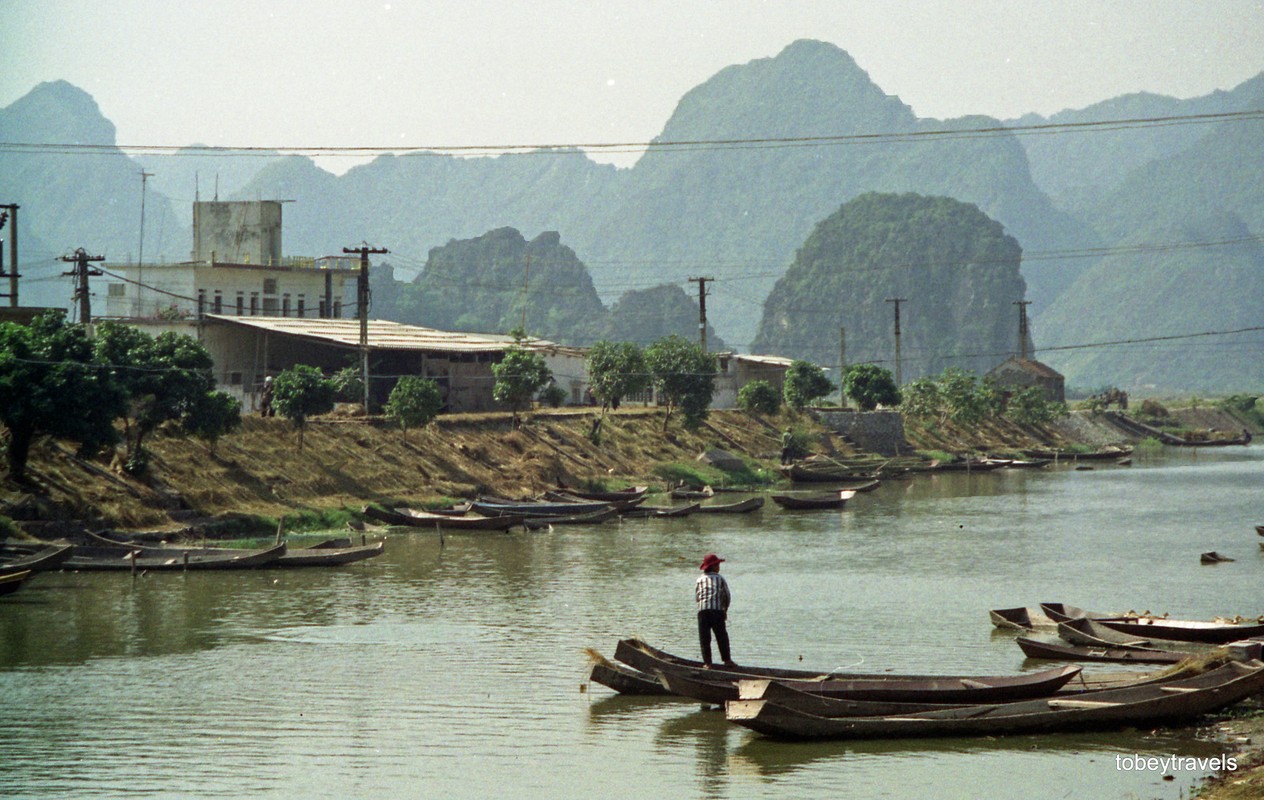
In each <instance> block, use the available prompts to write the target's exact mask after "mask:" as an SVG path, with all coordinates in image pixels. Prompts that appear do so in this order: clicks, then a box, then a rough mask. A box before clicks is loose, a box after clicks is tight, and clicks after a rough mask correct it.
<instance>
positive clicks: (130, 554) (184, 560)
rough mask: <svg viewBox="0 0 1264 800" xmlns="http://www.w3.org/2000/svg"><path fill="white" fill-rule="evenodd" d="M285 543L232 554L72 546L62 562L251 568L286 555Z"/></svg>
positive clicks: (81, 566)
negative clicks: (150, 552) (153, 551)
mask: <svg viewBox="0 0 1264 800" xmlns="http://www.w3.org/2000/svg"><path fill="white" fill-rule="evenodd" d="M285 550H286V548H285V542H282V543H280V544H277V545H274V546H272V547H266V548H263V549H261V550H247V551H236V552H235V553H233V554H232V555H219V554H214V553H208V554H202V553H190V552H186V551H183V550H176V551H172V552H166V553H161V554H155V555H147V554H145V553H144V552H143V551H142V550H140V549H138V548H130V547H117V546H109V547H107V546H95V545H78V544H77V545H75V549H74V552H73V553H71V556H70V558H68V559H66V560H65V561H64V562H62V565H61V568H62V569H64V570H84V571H89V570H134V571H136V572H147V571H149V572H152V571H156V570H163V571H176V570H204V569H254V568H256V567H264V566H268V565H269V564H271V563H272V562H274V561H276V560H277V559H278V558H280V557H281V556H282V555H284V554H285Z"/></svg>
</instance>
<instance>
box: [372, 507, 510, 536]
mask: <svg viewBox="0 0 1264 800" xmlns="http://www.w3.org/2000/svg"><path fill="white" fill-rule="evenodd" d="M361 513H362V514H364V516H366V517H368V518H369V519H375V520H377V521H378V522H385V523H386V524H387V525H400V526H406V527H410V528H428V529H430V530H434V529H435V528H438V529H440V530H448V531H507V530H509V529H510V528H516V527H518V526H520V525H522V524H523V521H524V520H525V519H526V517H523V516H504V517H481V516H478V517H458V516H450V515H447V514H432V513H430V512H427V511H414V510H413V509H411V508H395V509H382V508H378V507H377V506H365V507H364V508H363V509H362V511H361Z"/></svg>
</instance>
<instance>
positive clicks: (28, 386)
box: [0, 314, 126, 481]
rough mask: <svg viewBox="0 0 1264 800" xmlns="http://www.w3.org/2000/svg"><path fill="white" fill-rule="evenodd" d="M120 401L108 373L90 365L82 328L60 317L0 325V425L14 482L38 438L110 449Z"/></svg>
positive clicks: (22, 476) (21, 478) (121, 407)
mask: <svg viewBox="0 0 1264 800" xmlns="http://www.w3.org/2000/svg"><path fill="white" fill-rule="evenodd" d="M125 398H126V395H125V394H124V392H123V390H122V388H121V387H119V386H118V385H117V384H116V383H115V382H114V380H113V378H112V376H111V375H110V373H109V372H108V371H107V370H104V369H101V368H100V367H99V366H98V365H96V364H94V363H93V347H92V342H91V341H90V340H89V339H88V337H87V334H86V333H85V331H84V329H83V327H82V326H79V325H68V324H66V322H65V321H64V319H63V317H62V315H60V314H45V315H42V316H40V317H37V318H36V319H35V320H34V321H32V322H31V324H30V325H29V326H27V325H18V324H17V323H12V322H6V323H3V324H0V422H3V423H4V426H5V428H6V429H7V431H8V434H9V435H8V447H7V448H6V457H7V461H8V467H9V477H10V478H12V479H13V480H15V481H24V480H25V479H26V464H27V458H28V456H29V455H30V450H31V443H32V442H33V441H34V439H35V436H37V435H39V434H51V435H53V436H61V437H64V438H67V439H70V440H72V441H76V442H79V443H80V444H81V445H82V446H83V449H84V451H85V452H90V451H93V450H96V449H97V448H100V447H102V446H104V445H107V444H113V443H114V442H115V441H116V439H117V434H116V432H115V430H114V420H115V419H116V418H118V417H120V416H122V415H123V413H124V403H125Z"/></svg>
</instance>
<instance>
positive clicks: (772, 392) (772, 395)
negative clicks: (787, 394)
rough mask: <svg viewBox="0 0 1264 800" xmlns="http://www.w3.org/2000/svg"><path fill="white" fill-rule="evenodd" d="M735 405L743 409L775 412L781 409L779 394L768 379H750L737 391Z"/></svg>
mask: <svg viewBox="0 0 1264 800" xmlns="http://www.w3.org/2000/svg"><path fill="white" fill-rule="evenodd" d="M737 407H738V408H740V409H742V410H743V411H757V412H759V413H761V414H776V413H777V411H778V410H780V409H781V395H780V394H778V393H777V390H776V388H774V387H773V385H772V384H771V383H769V382H768V381H751V382H750V383H748V384H746V385H745V386H743V387H742V388H741V389H739V390H738V391H737Z"/></svg>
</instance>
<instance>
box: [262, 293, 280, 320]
mask: <svg viewBox="0 0 1264 800" xmlns="http://www.w3.org/2000/svg"><path fill="white" fill-rule="evenodd" d="M278 310H279V309H277V299H276V298H275V297H265V298H263V315H264V316H265V317H275V316H276V315H277V311H278Z"/></svg>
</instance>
